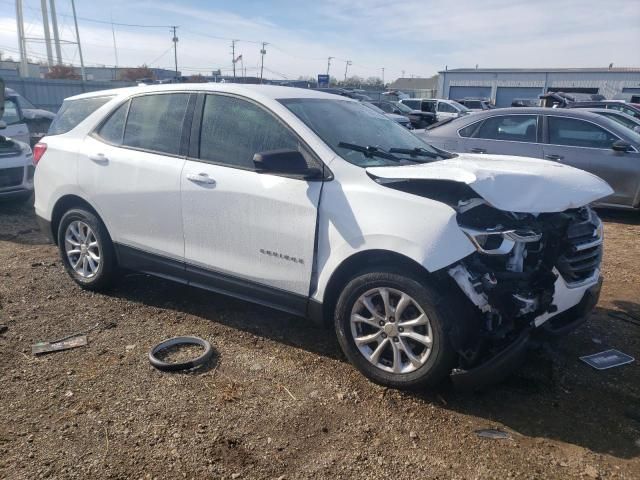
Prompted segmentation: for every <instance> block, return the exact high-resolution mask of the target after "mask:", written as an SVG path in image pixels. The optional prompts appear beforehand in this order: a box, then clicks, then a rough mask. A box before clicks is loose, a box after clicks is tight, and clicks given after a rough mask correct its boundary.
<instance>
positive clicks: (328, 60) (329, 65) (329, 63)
mask: <svg viewBox="0 0 640 480" xmlns="http://www.w3.org/2000/svg"><path fill="white" fill-rule="evenodd" d="M332 59H333V57H329V58H327V75H329V69H330V68H331V60H332Z"/></svg>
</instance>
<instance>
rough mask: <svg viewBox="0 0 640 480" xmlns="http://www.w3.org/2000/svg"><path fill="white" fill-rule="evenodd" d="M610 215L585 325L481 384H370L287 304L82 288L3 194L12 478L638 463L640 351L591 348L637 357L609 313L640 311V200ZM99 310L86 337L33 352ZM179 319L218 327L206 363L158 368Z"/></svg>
mask: <svg viewBox="0 0 640 480" xmlns="http://www.w3.org/2000/svg"><path fill="white" fill-rule="evenodd" d="M603 215H604V217H605V219H606V227H605V232H606V247H605V259H604V274H605V276H606V279H605V284H604V291H603V296H602V298H601V301H600V303H599V306H598V308H597V311H596V313H595V314H594V315H593V317H592V319H591V321H590V322H589V323H588V324H586V325H585V326H583V327H581V328H580V329H579V330H578V331H576V332H575V333H573V334H572V335H570V336H569V337H567V338H565V339H563V340H561V341H558V342H555V343H554V344H552V345H548V346H546V347H543V348H541V349H539V350H537V351H532V352H531V353H530V355H529V358H528V360H527V363H526V365H525V366H524V367H523V368H522V369H521V370H519V371H518V373H517V374H515V375H514V376H513V377H511V378H510V379H509V380H507V381H506V382H505V383H503V384H501V385H499V386H496V387H493V388H490V389H488V390H487V391H485V392H483V393H476V394H463V393H458V392H455V391H453V390H452V389H451V388H450V387H448V386H446V385H444V386H442V387H441V388H440V389H439V390H437V391H433V392H425V393H421V394H415V393H414V394H409V393H402V392H398V391H394V390H388V389H385V388H382V387H379V386H376V385H373V384H371V383H370V382H368V381H367V380H366V379H365V378H363V377H362V376H361V375H360V374H359V373H358V372H357V371H355V370H354V368H352V367H351V366H350V365H349V364H348V363H347V362H346V361H345V360H344V358H343V356H342V355H341V353H340V351H339V348H338V346H337V342H336V341H335V339H334V335H333V333H332V331H331V330H323V329H319V328H315V327H313V326H311V325H310V324H308V323H306V322H305V321H304V320H302V319H298V318H294V317H291V316H288V315H286V314H283V313H279V312H276V311H272V310H269V309H266V308H261V307H257V306H253V305H250V304H247V303H244V302H241V301H236V300H233V299H229V298H226V297H222V296H219V295H216V294H213V293H209V292H205V291H200V290H197V289H194V288H188V287H184V286H180V285H177V284H174V283H170V282H167V281H163V280H158V279H154V278H150V277H147V276H144V275H139V274H132V275H129V276H126V277H124V278H123V279H122V281H121V282H120V283H119V284H118V285H117V287H116V288H115V289H114V290H113V291H112V292H110V293H109V294H107V295H105V294H92V293H88V292H84V291H82V290H80V289H79V288H78V287H77V286H76V285H75V284H74V283H73V282H72V281H71V280H70V279H69V278H68V277H67V275H66V274H65V273H64V271H63V268H62V266H61V264H60V261H59V260H58V256H57V250H56V248H55V247H54V246H51V245H47V244H46V242H45V239H44V237H43V236H41V234H40V233H39V232H38V231H37V227H36V223H35V221H34V217H33V214H32V212H31V209H30V208H29V207H28V206H24V207H15V206H13V207H12V206H8V205H0V324H4V325H6V326H7V327H8V329H7V330H6V331H5V332H4V333H1V332H0V478H3V479H12V480H13V479H35V478H51V479H88V478H91V479H102V478H118V479H120V478H122V479H130V478H131V479H137V478H142V479H147V478H157V479H164V478H170V479H173V478H177V479H181V478H188V479H191V478H193V479H209V478H212V479H213V478H216V479H217V478H228V479H237V478H240V479H245V478H246V479H254V478H255V479H263V478H264V479H278V478H280V479H297V478H323V479H324V478H344V479H352V478H367V479H386V478H394V479H408V478H421V479H432V478H440V479H444V478H460V479H473V478H481V479H485V478H486V479H498V478H499V479H503V478H531V479H534V478H535V479H540V478H563V479H564V478H628V479H631V478H640V459H639V454H640V365H639V364H638V362H636V363H633V364H631V365H627V366H623V367H620V368H616V369H611V370H607V371H596V370H593V369H591V368H590V367H588V366H587V365H585V364H583V363H581V362H580V361H579V360H578V357H579V356H581V355H587V354H591V353H595V352H598V351H602V350H605V349H606V348H617V349H620V350H622V351H623V352H626V353H628V354H630V355H633V356H635V357H640V326H637V325H633V324H631V323H627V322H624V321H622V320H620V319H618V318H613V317H611V316H610V315H609V313H610V312H611V311H613V310H621V311H626V312H629V313H631V314H632V315H635V316H636V318H638V317H640V215H638V214H628V213H624V214H623V213H609V212H603ZM96 324H98V325H99V327H100V328H98V329H96V330H94V331H92V332H90V333H89V334H88V337H89V345H88V346H86V347H80V348H77V349H75V350H69V351H65V352H58V353H52V354H49V355H45V356H41V357H37V358H36V357H34V356H32V355H31V349H30V346H31V344H33V343H36V342H38V341H41V340H47V339H49V340H51V339H56V338H59V337H63V336H65V335H67V334H69V333H74V332H77V331H83V330H86V329H88V328H90V327H93V326H94V325H96ZM109 324H112V325H111V326H110V328H106V327H105V326H108V325H109ZM176 335H197V336H201V337H203V338H206V339H208V340H209V341H210V342H211V344H212V345H213V347H214V349H215V352H216V354H215V357H214V361H213V363H212V364H211V365H210V367H209V368H208V369H206V370H205V371H202V372H199V373H191V374H169V373H161V372H159V371H157V370H155V369H153V368H152V367H151V366H150V365H149V362H148V359H147V354H148V351H149V349H150V348H151V347H152V346H153V345H154V344H156V343H157V342H159V341H161V340H163V339H165V338H168V337H172V336H176ZM483 428H498V429H500V430H503V431H505V432H508V433H509V437H510V438H509V439H506V440H504V439H503V440H493V439H485V438H479V437H478V436H477V435H476V434H475V433H474V431H475V430H477V429H483Z"/></svg>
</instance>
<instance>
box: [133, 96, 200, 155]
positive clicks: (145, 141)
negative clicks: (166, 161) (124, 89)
mask: <svg viewBox="0 0 640 480" xmlns="http://www.w3.org/2000/svg"><path fill="white" fill-rule="evenodd" d="M188 103H189V94H188V93H169V94H156V95H144V96H141V97H134V98H133V99H132V100H131V106H130V107H129V115H128V116H127V125H126V127H125V130H124V141H123V145H126V146H127V147H134V148H141V149H144V150H150V151H153V152H160V153H168V154H171V155H177V154H178V153H180V143H181V140H182V126H183V123H184V117H185V114H186V112H187V104H188Z"/></svg>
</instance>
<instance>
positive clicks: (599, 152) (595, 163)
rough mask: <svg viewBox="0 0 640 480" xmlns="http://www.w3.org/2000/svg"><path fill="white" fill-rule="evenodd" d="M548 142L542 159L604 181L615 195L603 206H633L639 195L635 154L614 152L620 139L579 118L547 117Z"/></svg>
mask: <svg viewBox="0 0 640 480" xmlns="http://www.w3.org/2000/svg"><path fill="white" fill-rule="evenodd" d="M547 129H548V143H547V144H545V145H544V147H543V148H544V157H545V158H546V159H548V160H555V161H557V162H560V163H564V164H566V165H571V166H572V167H576V168H580V169H582V170H586V171H587V172H591V173H593V174H594V175H597V176H598V177H600V178H602V179H603V180H604V181H606V182H607V183H608V184H609V186H611V188H613V190H614V193H613V194H612V195H610V196H609V197H607V198H604V199H602V203H613V204H616V205H625V206H633V201H634V199H635V198H636V195H637V192H638V172H639V169H638V166H639V163H638V162H640V154H638V153H637V152H617V151H615V150H613V149H612V148H611V147H612V145H613V143H614V142H616V141H617V140H619V138H618V137H617V136H616V135H615V134H613V133H612V132H610V131H608V130H605V129H604V128H602V127H600V126H599V125H596V124H595V123H592V122H589V121H586V120H581V119H578V118H568V117H560V116H552V115H548V116H547Z"/></svg>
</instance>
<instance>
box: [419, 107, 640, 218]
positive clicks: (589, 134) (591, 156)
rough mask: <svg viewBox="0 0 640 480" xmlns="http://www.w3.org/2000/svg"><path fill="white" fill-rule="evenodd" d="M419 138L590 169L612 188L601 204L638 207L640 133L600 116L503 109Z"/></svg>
mask: <svg viewBox="0 0 640 480" xmlns="http://www.w3.org/2000/svg"><path fill="white" fill-rule="evenodd" d="M420 135H424V139H425V140H426V141H427V142H428V143H430V144H431V145H433V146H435V147H439V148H442V149H444V150H449V151H451V152H471V153H490V154H503V155H518V156H524V157H533V158H541V159H546V160H552V161H554V162H559V163H564V164H567V165H571V166H573V167H576V168H580V169H582V170H586V171H588V172H591V173H593V174H595V175H597V176H598V177H600V178H602V179H604V180H605V181H606V182H607V183H609V185H611V187H612V188H613V190H614V193H613V195H611V196H609V197H606V198H605V199H603V200H602V201H601V202H600V203H599V205H601V206H608V207H616V208H627V209H640V134H638V133H636V132H634V131H633V130H631V129H629V128H626V127H624V126H622V125H620V124H619V123H617V122H615V121H613V120H611V119H609V118H606V117H603V116H601V115H598V114H597V113H592V112H589V111H586V110H578V109H561V108H499V109H495V110H488V111H484V112H479V113H474V114H472V115H468V116H465V117H461V118H457V119H455V120H452V121H450V122H448V123H442V124H439V125H435V126H434V128H431V129H427V130H425V132H424V133H423V134H420Z"/></svg>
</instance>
